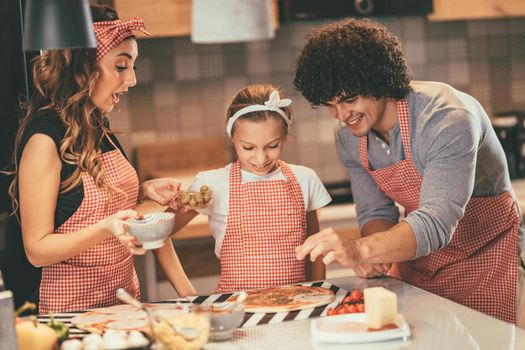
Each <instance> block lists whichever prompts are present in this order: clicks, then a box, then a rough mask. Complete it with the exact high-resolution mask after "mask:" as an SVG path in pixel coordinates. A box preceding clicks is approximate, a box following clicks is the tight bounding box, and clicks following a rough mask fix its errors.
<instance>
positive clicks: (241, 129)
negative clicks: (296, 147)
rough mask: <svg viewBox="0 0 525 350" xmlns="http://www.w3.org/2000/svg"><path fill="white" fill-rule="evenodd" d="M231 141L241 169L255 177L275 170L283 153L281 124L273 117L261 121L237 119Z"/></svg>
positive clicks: (283, 138) (283, 137)
mask: <svg viewBox="0 0 525 350" xmlns="http://www.w3.org/2000/svg"><path fill="white" fill-rule="evenodd" d="M232 141H233V144H234V146H235V151H236V152H237V157H238V158H239V161H240V163H241V168H242V169H243V170H246V171H249V172H250V173H253V174H256V175H266V174H268V173H270V172H272V171H274V170H275V169H277V166H278V164H277V161H278V160H279V159H280V157H281V154H282V152H283V145H284V141H285V134H284V132H283V123H282V121H280V120H279V119H278V118H273V117H272V118H267V119H265V120H262V121H251V120H249V119H239V120H237V121H236V122H235V129H234V133H233V136H232Z"/></svg>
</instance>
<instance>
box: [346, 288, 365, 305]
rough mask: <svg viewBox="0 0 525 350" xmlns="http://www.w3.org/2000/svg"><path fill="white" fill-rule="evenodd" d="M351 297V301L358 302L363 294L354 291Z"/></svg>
mask: <svg viewBox="0 0 525 350" xmlns="http://www.w3.org/2000/svg"><path fill="white" fill-rule="evenodd" d="M349 297H350V301H353V302H358V301H359V300H361V298H362V297H363V294H361V292H360V291H358V290H357V289H354V290H353V291H352V293H350V295H349Z"/></svg>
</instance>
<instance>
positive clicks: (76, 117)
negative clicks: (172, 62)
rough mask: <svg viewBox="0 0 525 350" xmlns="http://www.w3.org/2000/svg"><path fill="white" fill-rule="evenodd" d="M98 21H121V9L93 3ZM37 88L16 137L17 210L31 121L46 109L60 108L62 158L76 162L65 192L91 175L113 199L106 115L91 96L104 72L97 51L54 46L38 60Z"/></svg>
mask: <svg viewBox="0 0 525 350" xmlns="http://www.w3.org/2000/svg"><path fill="white" fill-rule="evenodd" d="M91 12H92V16H93V21H94V22H100V21H111V20H116V19H118V16H117V14H116V12H115V11H114V10H113V9H111V8H110V7H107V6H91ZM32 63H33V83H34V92H33V95H32V96H31V99H30V100H29V103H28V104H27V105H25V106H22V108H23V109H24V110H25V115H24V117H23V118H22V120H21V121H20V126H19V128H18V132H17V135H16V139H15V149H14V156H13V171H12V172H11V174H13V175H14V179H13V181H12V182H11V184H10V186H9V195H10V197H11V200H12V202H13V212H15V213H16V212H17V211H18V167H19V156H20V155H19V152H20V146H21V142H22V138H23V135H24V133H25V130H26V127H27V125H28V124H29V123H30V121H31V120H32V119H33V118H34V117H35V116H36V115H37V114H38V112H39V111H43V110H46V109H50V110H56V111H57V112H58V115H59V117H60V120H61V121H62V123H63V124H64V126H65V127H66V132H65V135H64V138H63V140H62V142H61V144H60V158H61V159H62V160H63V161H64V162H65V163H67V164H73V165H76V166H77V167H76V169H75V170H74V172H73V174H72V175H71V176H70V177H68V178H67V179H65V180H64V181H62V182H61V183H60V194H62V193H65V192H67V191H70V190H71V189H73V188H75V187H77V186H79V185H80V184H81V183H82V174H83V173H88V174H89V175H91V176H92V177H93V179H94V181H95V184H96V185H97V187H98V188H100V189H103V190H104V191H106V192H107V193H108V195H109V197H110V198H111V196H112V195H113V194H114V193H115V192H120V191H118V190H117V189H115V188H113V187H111V186H110V185H109V184H108V183H107V182H106V179H105V174H104V170H103V168H102V164H101V163H100V161H99V160H98V158H97V157H98V156H99V155H100V154H101V150H100V143H101V141H102V138H103V137H104V133H103V132H102V130H103V125H104V122H105V118H106V117H105V116H104V115H103V114H102V112H101V111H100V110H98V109H97V108H96V107H95V105H94V104H93V103H92V101H91V99H90V95H91V93H92V91H93V87H94V85H95V80H96V79H97V76H98V74H99V73H98V68H97V60H96V49H74V50H70V49H62V50H50V51H47V52H45V53H44V54H42V55H40V56H37V57H35V59H34V60H33V62H32Z"/></svg>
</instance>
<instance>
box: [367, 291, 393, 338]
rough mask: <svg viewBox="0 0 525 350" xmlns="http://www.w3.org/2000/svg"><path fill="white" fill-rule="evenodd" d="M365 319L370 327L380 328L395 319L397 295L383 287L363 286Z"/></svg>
mask: <svg viewBox="0 0 525 350" xmlns="http://www.w3.org/2000/svg"><path fill="white" fill-rule="evenodd" d="M363 294H364V296H365V313H366V321H367V323H368V326H369V327H370V328H381V327H383V326H384V325H387V324H390V323H395V322H396V319H397V295H396V294H395V293H393V292H391V291H389V290H388V289H385V288H383V287H373V288H365V290H364V291H363Z"/></svg>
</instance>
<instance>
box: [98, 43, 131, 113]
mask: <svg viewBox="0 0 525 350" xmlns="http://www.w3.org/2000/svg"><path fill="white" fill-rule="evenodd" d="M137 56H138V48H137V41H136V40H135V39H134V38H132V39H127V40H124V41H122V42H121V43H120V44H119V45H118V46H117V47H116V48H114V49H113V50H111V51H109V52H108V53H107V54H106V55H104V56H103V57H102V58H101V59H100V60H99V61H98V68H99V74H98V77H97V80H96V81H95V86H94V88H93V91H92V93H91V101H93V104H94V105H95V106H97V107H98V108H99V109H100V110H101V111H102V112H104V113H109V112H111V111H112V110H113V108H114V107H115V105H116V104H117V103H118V102H119V100H120V96H121V95H122V94H123V93H125V92H127V91H128V88H130V87H134V86H135V85H136V84H137V79H136V77H135V71H134V69H135V66H134V64H135V60H136V59H137Z"/></svg>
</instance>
